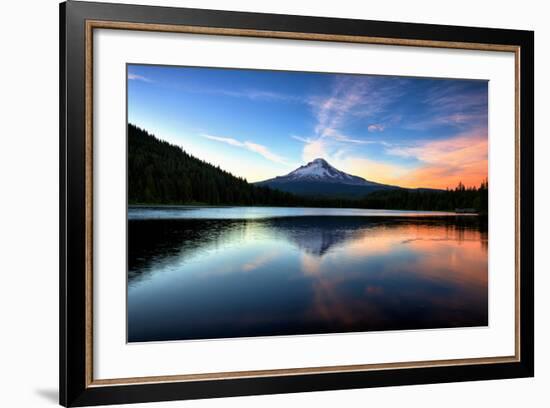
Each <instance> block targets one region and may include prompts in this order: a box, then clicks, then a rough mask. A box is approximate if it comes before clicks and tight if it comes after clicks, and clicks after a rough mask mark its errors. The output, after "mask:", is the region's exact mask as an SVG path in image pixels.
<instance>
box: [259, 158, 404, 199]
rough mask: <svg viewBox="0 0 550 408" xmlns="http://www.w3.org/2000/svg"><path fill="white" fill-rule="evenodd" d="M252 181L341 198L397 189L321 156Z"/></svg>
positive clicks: (355, 197) (282, 189) (282, 188)
mask: <svg viewBox="0 0 550 408" xmlns="http://www.w3.org/2000/svg"><path fill="white" fill-rule="evenodd" d="M256 185H259V186H265V187H270V188H272V189H275V190H280V191H285V192H288V193H292V194H297V195H302V196H315V197H323V198H327V197H330V198H345V199H358V198H362V197H364V196H366V195H368V194H370V193H372V192H374V191H381V190H398V189H401V188H400V187H396V186H390V185H387V184H380V183H376V182H374V181H369V180H365V179H364V178H362V177H359V176H354V175H351V174H348V173H345V172H343V171H341V170H338V169H336V168H335V167H333V166H331V165H330V164H329V163H328V162H327V161H326V160H324V159H315V160H313V161H311V162H309V163H308V164H306V165H304V166H300V167H298V168H297V169H296V170H294V171H291V172H290V173H288V174H287V175H286V176H279V177H275V178H272V179H269V180H264V181H260V182H258V183H256Z"/></svg>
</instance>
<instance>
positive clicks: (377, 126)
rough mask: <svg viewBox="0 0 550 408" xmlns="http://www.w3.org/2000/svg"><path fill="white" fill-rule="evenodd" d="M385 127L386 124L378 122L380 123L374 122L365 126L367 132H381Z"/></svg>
mask: <svg viewBox="0 0 550 408" xmlns="http://www.w3.org/2000/svg"><path fill="white" fill-rule="evenodd" d="M385 128H386V126H384V125H382V124H380V123H374V124H372V125H369V127H368V128H367V130H368V131H369V132H383V131H384V129H385Z"/></svg>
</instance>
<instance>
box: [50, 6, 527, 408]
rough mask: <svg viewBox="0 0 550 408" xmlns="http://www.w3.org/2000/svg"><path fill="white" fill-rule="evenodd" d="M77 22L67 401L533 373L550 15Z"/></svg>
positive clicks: (64, 338)
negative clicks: (533, 24)
mask: <svg viewBox="0 0 550 408" xmlns="http://www.w3.org/2000/svg"><path fill="white" fill-rule="evenodd" d="M60 21H61V30H60V47H61V61H60V63H61V64H60V66H61V72H60V87H61V89H60V95H61V98H60V99H61V106H60V158H61V163H60V192H61V200H60V202H61V208H60V214H61V217H60V219H61V225H60V231H61V233H60V236H61V242H60V248H61V249H60V251H61V252H60V260H61V261H60V265H61V266H60V269H61V270H60V339H61V341H60V350H61V353H60V372H61V375H60V403H61V404H62V405H65V406H86V405H99V404H119V403H132V402H147V401H162V400H176V399H193V398H211V397H224V396H237V395H253V394H269V393H289V392H303V391H314V390H335V389H349V388H361V387H377V386H390V385H409V384H421V383H436V382H453V381H470V380H484V379H499V378H515V377H530V376H533V374H534V346H533V342H534V336H533V333H534V328H533V290H534V281H533V252H534V244H533V237H534V231H533V229H534V227H533V213H534V204H533V197H534V192H533V189H534V186H533V181H534V175H533V173H534V167H533V149H534V147H533V112H534V107H533V100H534V98H533V94H534V66H533V60H534V55H533V52H534V34H533V32H529V31H516V30H503V29H488V28H472V27H454V26H440V25H425V24H410V23H396V22H379V21H361V20H350V19H333V18H319V17H304V16H287V15H270V14H256V13H241V12H227V11H211V10H199V9H182V8H163V7H150V6H133V5H120V4H116V5H115V4H106V3H105V4H104V3H90V2H77V1H69V2H66V3H63V4H61V7H60Z"/></svg>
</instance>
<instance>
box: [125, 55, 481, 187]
mask: <svg viewBox="0 0 550 408" xmlns="http://www.w3.org/2000/svg"><path fill="white" fill-rule="evenodd" d="M127 78H128V81H127V83H128V122H129V123H132V124H134V125H137V126H139V127H141V128H143V129H145V130H147V131H148V132H150V133H152V134H154V135H155V136H156V137H158V138H159V139H163V140H166V141H168V142H170V143H173V144H176V145H178V146H181V147H182V148H183V149H184V150H185V151H187V152H188V153H190V154H192V155H194V156H195V157H198V158H200V159H202V160H205V161H207V162H209V163H212V164H215V165H218V166H220V167H221V168H222V169H224V170H227V171H229V172H231V173H233V174H234V175H236V176H239V177H243V178H245V179H246V180H248V181H249V182H256V181H261V180H266V179H269V178H272V177H276V176H281V175H285V174H287V173H289V172H290V171H292V170H294V169H295V168H297V167H299V166H301V165H303V164H306V163H308V162H309V161H311V160H314V159H316V158H323V159H325V160H327V161H328V162H329V163H330V164H331V165H333V166H334V167H336V168H337V169H339V170H342V171H345V172H347V173H350V174H353V175H357V176H361V177H363V178H365V179H367V180H370V181H375V182H379V183H385V184H391V185H398V186H402V187H412V188H414V187H430V188H447V187H449V188H454V187H456V185H457V184H458V183H459V182H462V183H463V184H464V185H466V186H478V185H479V184H480V183H481V182H482V181H483V180H484V179H486V178H487V172H488V165H487V164H488V117H487V115H488V82H487V81H478V80H460V79H437V78H412V77H397V76H374V75H354V74H331V73H311V72H287V71H267V70H265V71H264V70H248V69H224V68H197V67H175V66H155V65H135V64H131V65H128V69H127Z"/></svg>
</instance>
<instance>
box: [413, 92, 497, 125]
mask: <svg viewBox="0 0 550 408" xmlns="http://www.w3.org/2000/svg"><path fill="white" fill-rule="evenodd" d="M468 85H470V83H468V82H452V83H449V82H442V83H441V84H439V85H437V86H435V87H433V88H431V89H430V90H429V91H428V92H427V94H426V95H425V96H424V98H422V99H421V100H420V101H419V102H420V103H421V104H423V106H425V107H426V109H425V112H424V113H423V114H421V115H415V116H413V117H410V118H408V121H407V122H406V123H405V124H404V127H405V128H406V129H411V130H430V129H432V128H435V127H441V126H445V127H451V128H456V129H461V130H467V129H473V128H476V127H479V126H483V125H484V126H486V125H487V111H488V110H487V106H488V94H487V91H486V88H485V89H480V88H479V87H476V88H475V89H468Z"/></svg>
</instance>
